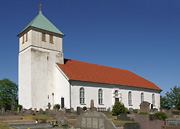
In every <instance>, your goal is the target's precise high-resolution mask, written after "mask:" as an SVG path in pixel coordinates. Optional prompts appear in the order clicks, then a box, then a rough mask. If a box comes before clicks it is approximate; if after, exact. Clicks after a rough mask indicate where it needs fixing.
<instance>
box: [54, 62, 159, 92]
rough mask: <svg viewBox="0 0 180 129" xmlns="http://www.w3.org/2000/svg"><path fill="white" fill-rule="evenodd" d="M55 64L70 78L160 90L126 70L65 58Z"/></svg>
mask: <svg viewBox="0 0 180 129" xmlns="http://www.w3.org/2000/svg"><path fill="white" fill-rule="evenodd" d="M57 65H58V66H59V67H60V68H61V69H62V71H63V72H64V73H65V74H66V75H67V76H68V78H69V79H70V80H77V81H85V82H95V83H105V84H114V85H123V86H132V87H140V88H148V89H154V90H160V91H161V89H160V88H159V87H158V86H156V85H155V84H154V83H152V82H150V81H148V80H146V79H144V78H142V77H140V76H138V75H136V74H134V73H132V72H130V71H128V70H123V69H117V68H112V67H106V66H101V65H96V64H90V63H85V62H80V61H75V60H67V59H65V64H64V65H63V64H57Z"/></svg>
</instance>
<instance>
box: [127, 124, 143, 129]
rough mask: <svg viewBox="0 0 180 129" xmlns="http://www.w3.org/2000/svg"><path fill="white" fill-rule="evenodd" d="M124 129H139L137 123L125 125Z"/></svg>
mask: <svg viewBox="0 0 180 129" xmlns="http://www.w3.org/2000/svg"><path fill="white" fill-rule="evenodd" d="M124 129H141V127H140V125H139V124H138V123H125V125H124Z"/></svg>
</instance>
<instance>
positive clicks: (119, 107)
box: [112, 101, 127, 116]
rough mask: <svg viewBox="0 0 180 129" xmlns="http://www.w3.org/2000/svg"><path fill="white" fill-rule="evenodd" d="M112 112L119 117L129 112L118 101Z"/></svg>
mask: <svg viewBox="0 0 180 129" xmlns="http://www.w3.org/2000/svg"><path fill="white" fill-rule="evenodd" d="M112 112H113V115H115V116H117V115H119V114H120V113H126V112H127V111H126V108H125V106H124V104H122V103H120V102H119V101H117V102H116V103H115V104H114V106H113V109H112Z"/></svg>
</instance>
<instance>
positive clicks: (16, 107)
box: [15, 105, 23, 111]
mask: <svg viewBox="0 0 180 129" xmlns="http://www.w3.org/2000/svg"><path fill="white" fill-rule="evenodd" d="M18 107H19V111H21V109H22V107H23V106H22V105H16V106H15V111H17V109H18Z"/></svg>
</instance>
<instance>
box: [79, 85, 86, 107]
mask: <svg viewBox="0 0 180 129" xmlns="http://www.w3.org/2000/svg"><path fill="white" fill-rule="evenodd" d="M79 91H80V93H79V98H80V104H84V99H85V97H84V88H83V87H81V88H80V90H79Z"/></svg>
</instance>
